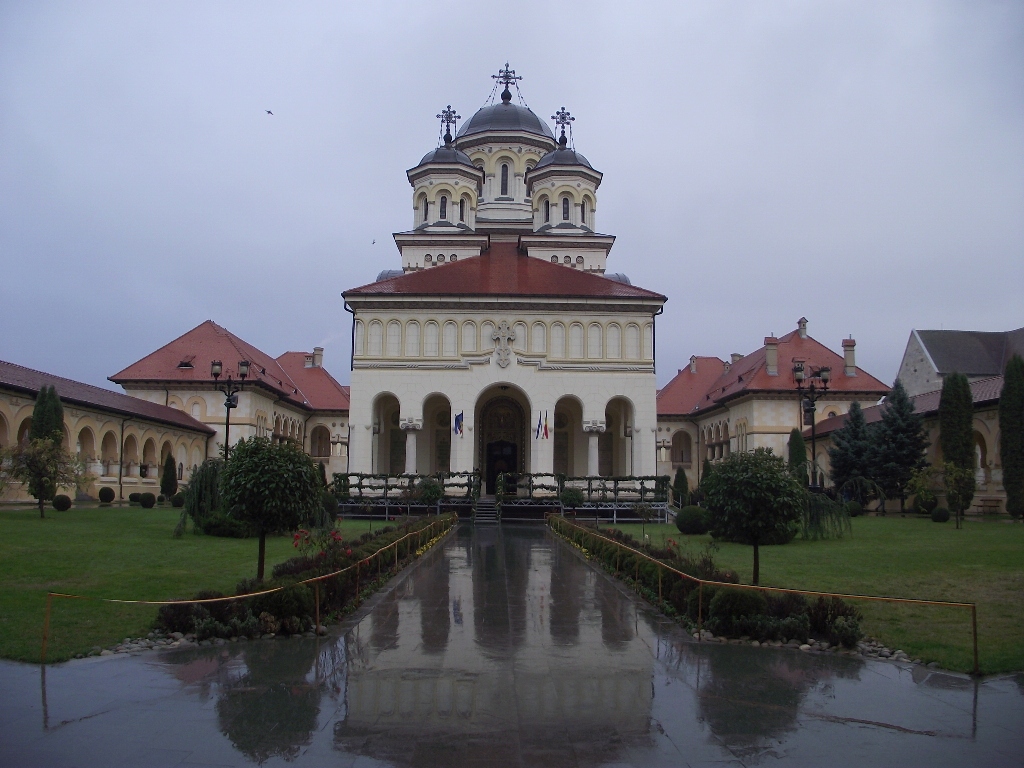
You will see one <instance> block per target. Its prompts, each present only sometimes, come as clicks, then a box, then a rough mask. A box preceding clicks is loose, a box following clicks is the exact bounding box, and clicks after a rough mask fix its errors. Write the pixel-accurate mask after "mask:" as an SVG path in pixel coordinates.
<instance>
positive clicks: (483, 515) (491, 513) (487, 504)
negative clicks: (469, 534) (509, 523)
mask: <svg viewBox="0 0 1024 768" xmlns="http://www.w3.org/2000/svg"><path fill="white" fill-rule="evenodd" d="M473 522H474V523H476V524H478V525H496V524H497V523H498V522H499V521H498V507H497V505H496V504H495V501H494V497H493V496H481V497H480V498H479V499H477V501H476V511H475V512H474V514H473Z"/></svg>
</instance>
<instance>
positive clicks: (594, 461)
mask: <svg viewBox="0 0 1024 768" xmlns="http://www.w3.org/2000/svg"><path fill="white" fill-rule="evenodd" d="M604 430H605V423H604V422H603V421H588V420H586V419H584V420H583V431H584V432H585V433H587V435H588V439H589V443H588V444H587V474H588V475H590V476H591V477H597V476H598V475H599V474H601V473H600V472H599V471H598V470H599V468H600V446H599V445H598V437H597V436H598V435H599V434H601V433H602V432H604Z"/></svg>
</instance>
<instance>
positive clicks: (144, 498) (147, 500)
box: [139, 493, 156, 509]
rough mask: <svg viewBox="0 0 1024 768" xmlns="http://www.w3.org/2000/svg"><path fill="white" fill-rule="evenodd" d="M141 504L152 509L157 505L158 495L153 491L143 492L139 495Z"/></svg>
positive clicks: (144, 507)
mask: <svg viewBox="0 0 1024 768" xmlns="http://www.w3.org/2000/svg"><path fill="white" fill-rule="evenodd" d="M139 504H141V505H142V508H143V509H152V508H153V507H155V506H156V496H154V495H153V494H152V493H143V494H141V495H140V496H139Z"/></svg>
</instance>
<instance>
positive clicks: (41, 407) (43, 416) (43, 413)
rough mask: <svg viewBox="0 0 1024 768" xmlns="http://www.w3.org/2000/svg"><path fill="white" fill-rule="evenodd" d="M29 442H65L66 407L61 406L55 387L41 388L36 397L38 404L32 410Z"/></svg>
mask: <svg viewBox="0 0 1024 768" xmlns="http://www.w3.org/2000/svg"><path fill="white" fill-rule="evenodd" d="M28 438H29V440H53V441H54V442H56V443H58V444H59V443H61V442H63V440H64V407H63V406H62V405H61V404H60V398H59V397H58V396H57V390H56V389H55V388H53V387H41V388H40V390H39V394H38V395H36V404H35V406H34V407H33V408H32V426H31V428H30V429H29V433H28Z"/></svg>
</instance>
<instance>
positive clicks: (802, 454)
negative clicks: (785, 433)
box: [789, 429, 808, 487]
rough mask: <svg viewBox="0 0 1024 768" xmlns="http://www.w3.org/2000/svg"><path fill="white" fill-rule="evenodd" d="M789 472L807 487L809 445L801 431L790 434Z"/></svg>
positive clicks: (796, 430)
mask: <svg viewBox="0 0 1024 768" xmlns="http://www.w3.org/2000/svg"><path fill="white" fill-rule="evenodd" d="M789 471H790V472H792V473H793V477H795V478H796V479H797V480H799V481H800V482H801V483H803V484H804V486H805V487H806V486H807V484H808V483H807V443H806V442H804V436H803V435H802V434H800V430H799V429H794V430H793V431H792V432H790V433H789Z"/></svg>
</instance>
